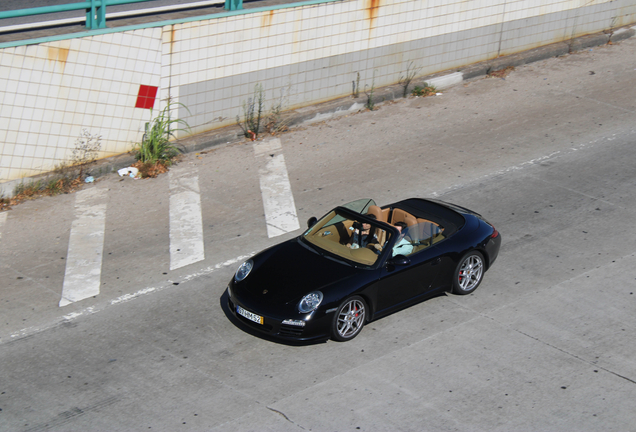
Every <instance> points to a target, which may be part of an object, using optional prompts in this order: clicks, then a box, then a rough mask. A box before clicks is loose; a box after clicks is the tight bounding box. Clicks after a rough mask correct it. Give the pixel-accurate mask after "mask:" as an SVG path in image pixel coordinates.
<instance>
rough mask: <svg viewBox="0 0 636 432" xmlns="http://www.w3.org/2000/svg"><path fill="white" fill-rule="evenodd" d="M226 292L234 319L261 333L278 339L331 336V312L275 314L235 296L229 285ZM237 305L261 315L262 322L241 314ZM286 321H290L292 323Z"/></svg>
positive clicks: (295, 339)
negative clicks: (293, 315)
mask: <svg viewBox="0 0 636 432" xmlns="http://www.w3.org/2000/svg"><path fill="white" fill-rule="evenodd" d="M227 294H228V296H227V299H228V304H227V305H228V308H229V310H230V312H232V314H233V315H234V316H235V317H236V319H237V320H238V321H240V322H241V323H242V324H244V325H246V326H248V327H250V328H252V329H254V330H257V331H259V332H261V333H265V334H267V335H269V336H273V337H276V338H280V339H285V340H294V341H311V340H320V339H323V340H324V339H329V337H330V336H331V321H332V319H333V313H331V314H324V313H320V311H319V310H317V311H314V312H313V313H310V314H305V315H299V316H295V317H283V316H275V315H274V314H272V313H267V312H263V311H261V310H259V308H258V307H254V305H251V304H248V302H246V301H242V300H241V299H239V298H237V296H236V295H235V294H234V293H233V291H232V289H231V285H230V286H228V293H227ZM239 307H241V308H243V309H244V310H246V311H248V312H251V313H252V314H255V315H258V316H259V317H262V324H260V323H257V322H255V321H252V320H250V319H248V318H246V317H245V316H243V315H241V314H240V313H239V312H238V310H239V309H238V308H239ZM286 321H292V322H293V323H289V322H286ZM300 322H302V323H304V325H303V326H300V325H298V324H299V323H300Z"/></svg>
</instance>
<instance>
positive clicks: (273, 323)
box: [227, 198, 501, 341]
mask: <svg viewBox="0 0 636 432" xmlns="http://www.w3.org/2000/svg"><path fill="white" fill-rule="evenodd" d="M500 245H501V235H500V234H499V232H498V231H497V230H496V229H495V228H494V226H493V225H492V224H490V223H489V222H487V221H486V219H484V218H483V217H482V216H481V215H479V214H478V213H475V212H473V211H471V210H468V209H466V208H463V207H460V206H456V205H453V204H449V203H445V202H442V201H438V200H430V199H420V198H411V199H407V200H404V201H400V202H397V203H394V204H389V205H386V206H382V207H380V206H377V205H376V204H375V202H374V201H373V200H369V199H363V200H357V201H354V202H351V203H349V204H346V205H343V206H339V207H336V208H335V209H333V210H331V211H330V212H329V213H327V214H326V215H325V216H323V217H322V218H320V219H316V218H313V217H312V218H310V219H309V221H308V229H307V230H306V231H305V232H304V233H303V234H301V235H300V236H298V237H296V238H294V239H292V240H288V241H286V242H283V243H280V244H278V245H275V246H272V247H270V248H269V249H266V250H264V251H262V252H260V253H258V254H256V255H255V256H254V257H252V258H251V259H249V260H247V261H245V262H244V263H243V264H241V265H240V267H239V268H238V270H237V271H236V274H235V275H234V277H233V278H232V280H231V281H230V283H229V285H228V288H227V294H228V295H227V299H228V307H229V309H230V311H231V312H232V313H233V314H234V315H235V316H236V317H237V319H238V320H240V321H242V322H243V323H245V324H246V325H249V326H251V327H252V328H255V329H257V330H259V331H261V332H264V333H266V334H269V335H271V336H274V337H277V338H282V339H289V340H313V339H318V340H319V339H328V338H333V339H335V340H337V341H348V340H351V339H353V338H354V337H356V336H357V335H358V334H359V333H360V331H361V330H362V328H363V326H364V325H365V323H367V322H369V321H372V320H376V319H378V318H381V317H383V316H386V315H388V314H390V313H393V312H395V311H398V310H400V309H403V308H406V307H408V306H411V305H413V304H415V303H418V302H421V301H422V300H425V299H428V298H431V297H433V296H436V295H439V294H442V293H444V292H451V293H453V294H458V295H465V294H470V293H472V292H473V291H475V290H476V289H477V287H478V286H479V284H480V283H481V281H482V279H483V276H484V273H485V272H486V271H487V270H488V269H489V268H490V267H491V266H492V264H493V263H494V262H495V259H496V258H497V254H498V252H499V247H500Z"/></svg>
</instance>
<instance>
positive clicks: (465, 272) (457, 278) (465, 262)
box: [453, 251, 484, 295]
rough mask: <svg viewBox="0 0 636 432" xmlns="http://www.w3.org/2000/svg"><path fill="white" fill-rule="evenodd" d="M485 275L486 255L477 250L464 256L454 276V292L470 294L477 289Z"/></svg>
mask: <svg viewBox="0 0 636 432" xmlns="http://www.w3.org/2000/svg"><path fill="white" fill-rule="evenodd" d="M483 276H484V256H483V255H482V254H481V253H480V252H477V251H472V252H468V253H467V254H466V255H464V256H463V257H462V259H461V260H460V261H459V264H458V265H457V268H456V269H455V274H454V276H453V293H454V294H459V295H466V294H470V293H472V292H473V291H475V290H476V289H477V287H478V286H479V284H480V283H481V279H482V278H483Z"/></svg>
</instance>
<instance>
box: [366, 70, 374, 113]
mask: <svg viewBox="0 0 636 432" xmlns="http://www.w3.org/2000/svg"><path fill="white" fill-rule="evenodd" d="M375 72H376V71H373V78H372V79H371V88H370V89H369V91H368V92H367V86H368V84H367V85H365V86H364V94H366V95H367V103H366V104H365V105H364V106H365V107H366V108H367V109H368V110H369V111H373V110H374V109H375V101H374V100H373V93H374V92H375Z"/></svg>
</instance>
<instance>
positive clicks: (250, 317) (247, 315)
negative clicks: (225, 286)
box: [236, 306, 263, 324]
mask: <svg viewBox="0 0 636 432" xmlns="http://www.w3.org/2000/svg"><path fill="white" fill-rule="evenodd" d="M236 312H237V313H238V314H239V315H241V316H244V317H245V318H247V319H248V320H250V321H254V322H255V323H259V324H263V317H262V316H260V315H256V314H255V313H252V312H250V311H246V310H245V309H243V308H242V307H240V306H237V307H236Z"/></svg>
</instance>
